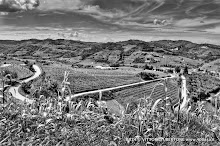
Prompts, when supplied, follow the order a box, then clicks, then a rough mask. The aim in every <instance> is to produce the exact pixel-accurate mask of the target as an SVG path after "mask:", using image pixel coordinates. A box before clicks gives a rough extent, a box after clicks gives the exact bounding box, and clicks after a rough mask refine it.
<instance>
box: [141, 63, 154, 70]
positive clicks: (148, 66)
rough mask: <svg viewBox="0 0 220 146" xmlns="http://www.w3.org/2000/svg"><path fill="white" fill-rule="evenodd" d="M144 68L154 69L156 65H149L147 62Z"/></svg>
mask: <svg viewBox="0 0 220 146" xmlns="http://www.w3.org/2000/svg"><path fill="white" fill-rule="evenodd" d="M143 69H144V70H145V69H148V70H153V69H154V67H153V66H150V65H148V64H145V65H144V68H143Z"/></svg>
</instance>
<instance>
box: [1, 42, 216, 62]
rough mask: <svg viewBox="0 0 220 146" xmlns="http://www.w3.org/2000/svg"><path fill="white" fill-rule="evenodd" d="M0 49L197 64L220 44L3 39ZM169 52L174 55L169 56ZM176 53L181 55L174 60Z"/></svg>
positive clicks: (67, 57) (68, 58)
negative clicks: (153, 59)
mask: <svg viewBox="0 0 220 146" xmlns="http://www.w3.org/2000/svg"><path fill="white" fill-rule="evenodd" d="M0 52H1V54H0V57H16V58H23V59H38V60H50V61H61V62H66V63H70V64H74V63H85V64H86V63H91V62H96V63H97V62H100V63H106V64H114V63H119V64H125V65H126V64H127V65H133V64H144V63H145V62H146V60H148V59H149V58H158V59H157V63H158V62H159V63H165V60H166V63H168V64H169V62H172V63H173V64H180V65H181V64H183V62H181V59H182V61H183V60H185V59H184V58H188V59H190V60H189V61H188V62H187V64H188V65H189V66H197V65H202V63H204V62H206V63H208V62H211V61H214V60H216V59H219V58H220V46H216V45H211V44H195V43H192V42H189V41H183V40H179V41H171V40H161V41H152V42H144V41H139V40H128V41H123V42H117V43H111V42H109V43H91V42H80V41H73V40H63V39H59V40H51V39H46V40H36V39H31V40H22V41H10V40H7V41H4V40H2V41H0ZM171 55H172V56H176V58H174V59H172V60H169V56H171ZM178 57H183V58H179V60H177V59H178ZM164 58H165V59H164ZM195 60H197V61H198V60H199V61H200V63H201V64H199V62H198V63H196V61H195ZM167 61H168V62H167ZM153 63H155V62H153ZM153 63H152V64H153ZM184 63H186V62H184ZM195 63H196V64H195Z"/></svg>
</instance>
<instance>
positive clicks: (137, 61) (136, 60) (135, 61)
mask: <svg viewBox="0 0 220 146" xmlns="http://www.w3.org/2000/svg"><path fill="white" fill-rule="evenodd" d="M133 63H145V59H144V58H139V57H138V58H135V59H134V61H133Z"/></svg>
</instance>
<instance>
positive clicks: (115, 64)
mask: <svg viewBox="0 0 220 146" xmlns="http://www.w3.org/2000/svg"><path fill="white" fill-rule="evenodd" d="M110 67H120V64H119V63H114V64H111V65H110Z"/></svg>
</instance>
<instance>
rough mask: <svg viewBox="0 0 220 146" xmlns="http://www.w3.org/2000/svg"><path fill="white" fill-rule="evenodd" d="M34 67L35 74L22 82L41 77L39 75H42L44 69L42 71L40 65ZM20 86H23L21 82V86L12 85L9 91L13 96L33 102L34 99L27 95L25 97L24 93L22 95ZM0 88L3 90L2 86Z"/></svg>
mask: <svg viewBox="0 0 220 146" xmlns="http://www.w3.org/2000/svg"><path fill="white" fill-rule="evenodd" d="M33 68H34V70H35V74H34V75H33V76H31V77H30V78H28V79H25V80H23V81H21V83H28V82H30V81H31V80H34V79H35V78H37V77H39V76H40V75H41V73H42V71H41V69H40V67H39V66H37V65H33ZM20 87H21V84H19V86H12V87H10V88H9V90H8V91H9V93H11V94H12V96H13V97H14V98H16V99H19V100H21V101H26V102H27V103H30V104H32V103H33V100H31V99H29V98H27V97H25V96H23V95H21V94H20V93H19V91H18V89H19V88H20ZM0 90H2V88H1V89H0ZM1 97H2V96H1Z"/></svg>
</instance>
